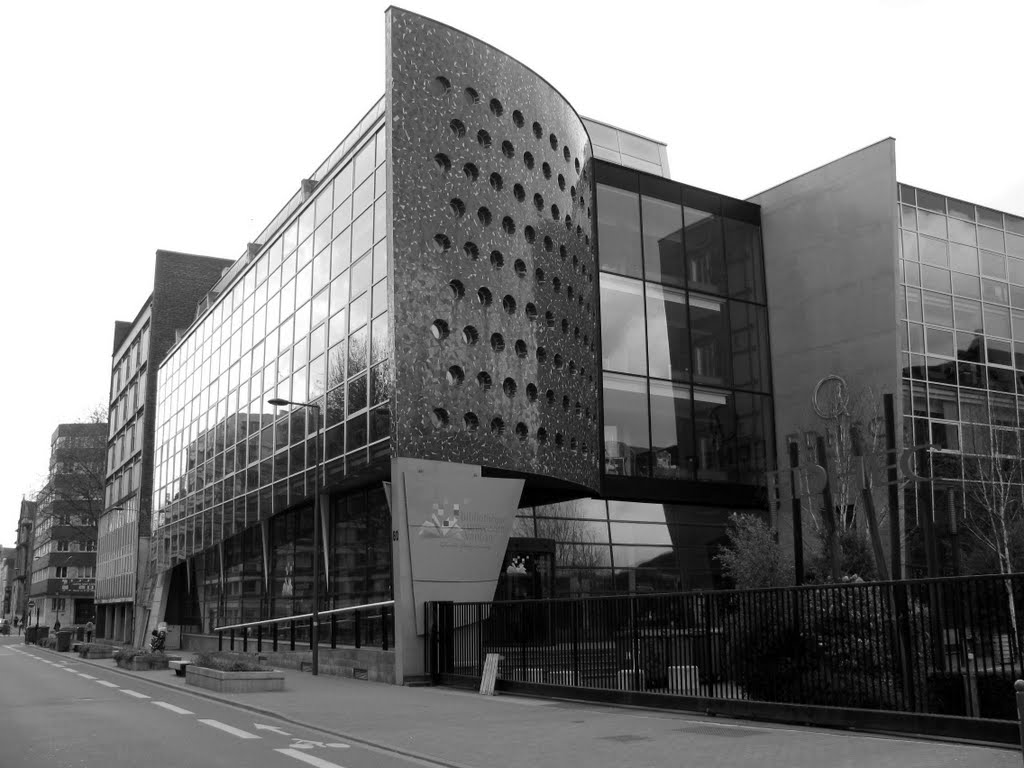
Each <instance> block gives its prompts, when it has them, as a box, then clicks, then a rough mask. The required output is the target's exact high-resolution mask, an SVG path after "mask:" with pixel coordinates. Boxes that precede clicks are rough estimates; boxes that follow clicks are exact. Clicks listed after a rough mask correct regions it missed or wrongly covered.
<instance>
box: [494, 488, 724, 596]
mask: <svg viewBox="0 0 1024 768" xmlns="http://www.w3.org/2000/svg"><path fill="white" fill-rule="evenodd" d="M733 511H734V510H731V509H728V508H719V507H702V506H694V505H683V504H647V503H642V502H634V501H605V500H602V499H578V500H575V501H569V502H563V503H560V504H549V505H546V506H540V507H527V508H524V509H520V510H519V514H518V517H517V518H516V522H515V526H514V528H513V532H512V535H513V536H516V537H522V538H524V539H530V540H533V541H536V540H538V539H540V540H547V541H549V542H551V543H553V545H554V549H555V558H554V596H555V597H567V596H572V595H596V594H610V593H627V592H628V593H650V592H678V591H684V590H692V589H717V588H722V587H724V586H725V585H724V584H723V581H722V576H721V567H720V565H719V563H718V561H717V560H716V559H715V557H716V556H717V555H718V553H719V550H720V548H721V546H722V544H724V543H725V541H726V539H725V527H726V523H727V521H728V517H729V515H730V514H731V513H732V512H733Z"/></svg>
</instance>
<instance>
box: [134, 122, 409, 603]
mask: <svg viewBox="0 0 1024 768" xmlns="http://www.w3.org/2000/svg"><path fill="white" fill-rule="evenodd" d="M384 161H385V135H384V131H383V129H382V128H381V127H380V124H379V123H378V126H377V128H376V129H375V130H373V131H371V132H370V133H369V134H368V135H366V136H365V137H364V138H363V139H362V140H361V141H360V143H359V144H358V145H357V146H355V147H353V149H352V151H351V153H350V154H349V156H348V159H347V160H346V161H345V162H343V163H340V164H339V166H338V168H337V169H336V170H335V171H333V172H332V173H331V174H330V175H325V177H324V178H323V179H322V180H319V182H318V183H317V184H316V186H315V188H314V189H313V191H312V193H311V194H309V196H308V199H307V200H306V201H305V202H304V203H303V204H302V205H301V207H299V208H298V210H297V211H296V213H295V215H293V216H292V217H291V218H290V219H288V220H286V221H284V222H282V226H281V227H279V228H278V229H277V230H276V231H275V232H273V233H272V238H271V239H269V241H268V242H267V243H266V244H265V245H264V246H263V247H262V249H261V251H260V253H259V255H258V256H256V257H255V258H253V259H252V260H251V261H250V262H249V263H248V264H247V265H246V266H245V268H244V271H242V272H240V274H239V275H238V276H237V278H236V279H234V281H233V282H232V283H231V284H230V285H229V286H227V287H226V288H225V289H224V290H223V292H222V293H221V294H220V295H219V296H216V298H215V301H211V306H210V308H209V310H208V311H207V312H206V313H205V315H204V316H202V317H201V319H199V320H198V321H197V322H196V323H194V324H193V326H192V327H191V328H190V329H189V331H188V334H187V335H186V336H185V337H184V338H183V339H182V340H181V341H180V342H179V344H178V345H177V346H176V347H175V348H174V349H172V351H171V352H170V353H169V355H168V356H167V358H166V360H165V361H164V363H163V365H162V366H161V368H160V372H159V380H158V387H159V390H158V391H159V410H158V413H157V433H156V446H157V448H156V459H155V471H154V493H153V510H154V528H155V529H156V539H157V542H156V545H157V547H158V550H157V557H158V563H159V566H160V567H161V569H166V568H167V567H169V566H170V565H172V564H174V563H175V562H179V561H181V560H183V559H184V558H186V557H188V556H191V555H194V554H196V553H200V552H202V551H203V550H204V549H207V548H209V547H211V546H212V545H213V544H216V543H218V542H220V541H225V554H224V558H225V564H224V565H225V573H226V574H227V573H228V572H229V571H230V572H233V571H232V570H231V569H241V570H240V571H239V573H240V574H241V576H240V579H241V580H240V581H239V582H238V583H239V584H242V585H244V584H246V583H248V582H247V581H246V579H247V578H248V577H246V576H245V574H247V573H250V572H254V571H253V569H255V568H256V567H257V565H255V564H254V563H257V562H261V561H260V560H259V558H256V559H255V560H254V559H253V558H255V552H254V551H253V552H250V551H249V549H247V546H251V547H255V546H256V544H254V543H252V542H250V544H249V545H246V543H245V541H246V539H245V536H241V537H236V538H234V539H233V538H231V537H232V536H235V535H236V534H240V533H242V532H245V535H255V536H257V539H256V540H257V541H258V540H259V537H258V535H257V534H258V529H254V528H253V525H254V524H255V523H257V522H258V521H260V520H264V519H268V518H270V517H271V516H272V515H274V514H275V513H277V512H281V511H283V510H285V509H286V508H287V507H289V506H291V505H294V504H296V503H299V502H301V501H303V500H306V499H307V498H309V497H310V496H311V495H312V493H313V482H314V478H313V474H312V472H313V469H312V468H313V467H314V466H315V465H316V462H317V449H318V443H317V429H318V424H317V421H316V412H315V411H312V410H310V411H308V412H307V411H306V410H302V409H287V408H279V409H278V408H274V407H273V406H270V405H268V404H267V401H268V400H269V399H271V398H275V397H277V398H285V399H290V400H295V401H300V402H309V401H312V400H318V399H320V400H321V402H325V403H326V406H325V408H324V416H325V419H326V439H325V454H326V460H327V464H326V470H325V472H326V475H327V479H328V481H332V480H337V479H338V478H340V477H342V476H344V475H346V474H351V473H353V472H357V471H360V470H362V469H364V468H366V467H368V466H369V465H371V464H372V463H375V462H384V461H386V460H387V458H388V446H389V436H390V418H389V414H388V411H387V408H388V405H387V403H388V398H389V397H390V380H389V376H388V374H387V372H386V370H385V368H384V366H383V363H384V362H385V361H386V359H387V356H388V351H387V350H388V344H387V341H388V328H387V308H388V307H387V279H388V276H387V242H386V235H387V215H386V202H385V199H386V198H385V194H384V193H385V191H386V180H387V175H386V167H385V163H384ZM274 524H275V525H277V523H276V521H275V523H274ZM251 530H255V531H256V533H255V534H251V533H250V531H251ZM295 536H296V537H298V538H294V537H293V538H294V540H295V541H297V542H298V541H300V540H301V537H300V536H298V533H296V534H295ZM296 546H298V545H296ZM239 547H240V548H241V549H238V548H239ZM236 549H238V552H236V551H235V550H236ZM229 552H230V553H233V554H231V557H232V558H233V559H232V560H231V565H230V566H229V565H228V559H229ZM212 556H213V555H210V553H209V552H207V553H206V554H205V555H204V557H207V558H208V557H212ZM250 561H251V562H250ZM247 564H248V565H247ZM259 567H262V565H259ZM211 572H212V571H211ZM253 578H255V577H253ZM260 578H262V576H261V577H260ZM229 583H234V582H231V579H227V581H226V582H225V589H227V584H229ZM253 583H255V582H253ZM239 589H240V590H241V591H240V592H239V593H238V594H239V595H240V596H241V597H242V598H243V602H242V603H240V604H238V605H237V610H238V611H239V612H240V614H239V615H245V616H248V615H249V614H248V613H247V612H246V611H247V608H246V605H247V604H248V603H246V602H245V600H249V599H250V598H251V600H257V597H258V595H262V594H263V592H254V591H253V590H252V589H246V588H244V587H239ZM229 597H230V594H229ZM224 610H228V609H224ZM231 610H234V609H231ZM229 612H230V611H229ZM225 615H226V614H225Z"/></svg>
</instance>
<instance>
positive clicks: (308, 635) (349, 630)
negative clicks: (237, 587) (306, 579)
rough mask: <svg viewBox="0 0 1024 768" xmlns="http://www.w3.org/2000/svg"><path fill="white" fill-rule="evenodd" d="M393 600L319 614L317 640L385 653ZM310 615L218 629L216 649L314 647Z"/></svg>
mask: <svg viewBox="0 0 1024 768" xmlns="http://www.w3.org/2000/svg"><path fill="white" fill-rule="evenodd" d="M393 606H394V601H393V600H388V601H385V602H382V603H372V604H368V605H366V606H351V607H347V608H335V609H333V610H329V611H323V612H321V613H320V616H319V619H320V624H319V626H320V631H319V633H318V636H317V637H318V640H319V644H320V645H321V646H323V645H326V644H330V647H331V648H337V647H338V646H339V645H341V646H351V647H354V648H362V647H367V648H380V649H381V650H384V651H386V650H388V648H389V647H391V645H392V644H393V643H394V636H395V627H394V620H395V617H394V608H393ZM312 626H313V616H312V614H309V613H305V614H301V615H298V616H286V617H283V618H277V619H262V620H259V621H251V622H247V623H245V624H232V625H229V626H225V627H217V628H216V630H215V631H216V632H217V650H220V651H223V650H225V646H227V650H229V651H235V650H241V651H243V652H248V651H250V650H254V651H256V652H257V653H261V652H262V651H264V650H271V651H275V652H276V651H278V650H288V651H294V650H295V649H296V647H299V648H303V647H308V648H312V647H313V640H312V637H313V632H312Z"/></svg>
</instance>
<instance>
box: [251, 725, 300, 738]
mask: <svg viewBox="0 0 1024 768" xmlns="http://www.w3.org/2000/svg"><path fill="white" fill-rule="evenodd" d="M253 725H254V726H256V730H257V731H273V732H274V733H277V734H279V735H281V736H291V734H290V733H288V731H283V730H281V729H280V728H278V727H277V726H276V725H264V724H263V723H253Z"/></svg>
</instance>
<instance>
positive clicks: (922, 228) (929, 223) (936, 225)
mask: <svg viewBox="0 0 1024 768" xmlns="http://www.w3.org/2000/svg"><path fill="white" fill-rule="evenodd" d="M917 229H918V231H919V232H920V233H921V234H923V235H934V236H935V237H939V238H942V239H943V240H945V239H946V217H945V216H940V215H939V214H937V213H930V212H928V211H918V213H917Z"/></svg>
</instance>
